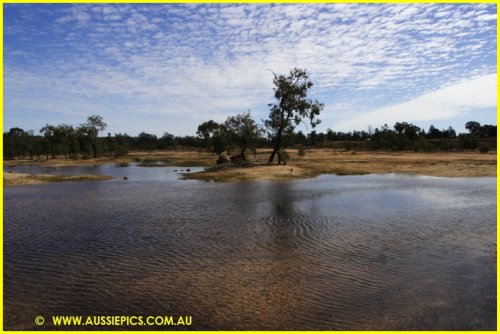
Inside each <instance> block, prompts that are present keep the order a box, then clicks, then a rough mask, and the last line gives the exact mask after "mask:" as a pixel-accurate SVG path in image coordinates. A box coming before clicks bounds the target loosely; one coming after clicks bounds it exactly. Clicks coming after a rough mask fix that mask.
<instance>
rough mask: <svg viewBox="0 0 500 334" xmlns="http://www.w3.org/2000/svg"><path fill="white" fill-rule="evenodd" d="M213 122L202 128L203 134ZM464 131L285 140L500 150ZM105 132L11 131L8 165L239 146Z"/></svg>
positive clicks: (264, 143) (489, 139)
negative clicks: (16, 161)
mask: <svg viewBox="0 0 500 334" xmlns="http://www.w3.org/2000/svg"><path fill="white" fill-rule="evenodd" d="M245 116H246V115H245ZM248 117H249V114H248ZM209 122H212V123H211V124H217V123H215V122H213V121H209ZM209 122H205V123H203V124H201V125H200V127H201V129H203V125H204V124H205V125H206V124H207V123H209ZM465 128H466V129H467V131H468V132H467V133H460V134H458V135H457V133H456V131H455V130H454V129H453V128H452V127H449V128H448V129H442V130H439V129H437V128H436V127H434V126H432V125H431V127H430V128H429V130H428V131H425V130H424V129H421V128H419V127H418V126H416V125H413V124H410V123H406V122H401V123H400V122H397V123H396V124H394V126H393V127H392V128H389V126H388V125H383V126H382V127H380V128H374V129H371V128H369V129H368V131H353V132H335V131H332V130H330V129H329V130H327V131H326V132H325V133H322V132H316V131H311V132H310V133H308V134H304V133H303V132H301V131H298V132H297V133H294V132H291V133H288V134H287V135H286V136H284V138H283V140H284V144H285V145H286V146H287V147H297V148H304V147H328V148H337V149H346V150H351V149H356V150H385V151H387V150H389V151H422V152H431V151H461V150H476V149H479V150H480V151H481V152H487V151H488V150H489V149H496V140H494V139H495V138H496V136H497V127H496V125H481V124H480V123H478V122H473V121H471V122H467V123H466V124H465ZM105 129H106V123H104V122H103V120H102V118H101V117H100V116H98V115H93V116H90V117H89V118H88V119H87V122H86V123H84V124H81V125H80V126H77V127H74V126H71V125H66V124H61V125H50V124H47V125H46V126H44V127H43V128H42V129H40V130H39V132H38V133H35V131H33V130H29V131H25V130H23V129H21V128H17V127H16V128H11V129H10V130H9V131H8V132H5V133H4V135H3V140H4V159H20V158H29V159H35V158H36V159H50V158H55V157H57V156H64V158H67V159H77V158H83V159H86V158H91V157H97V156H109V157H119V156H123V155H125V154H127V153H128V152H129V151H155V150H168V149H174V148H179V147H181V148H182V147H186V148H195V149H199V150H209V151H212V152H214V153H221V152H223V151H227V150H231V149H233V148H234V146H237V145H235V144H234V143H231V141H230V139H228V137H227V136H225V137H220V138H218V137H217V135H213V136H209V137H207V135H206V133H204V132H203V131H198V136H174V135H172V134H170V133H168V132H165V133H164V134H163V135H162V136H161V137H158V136H156V135H154V134H149V133H146V132H141V133H140V134H139V135H138V136H129V135H127V134H121V133H118V134H114V135H112V134H111V133H108V134H107V136H99V133H100V132H103V131H104V130H105ZM199 129H200V128H199ZM253 140H254V143H253V145H251V146H252V148H254V147H259V148H264V147H268V148H270V147H272V145H273V142H272V138H269V137H267V138H266V137H264V136H263V132H260V135H259V136H257V137H256V138H253ZM299 152H300V150H299Z"/></svg>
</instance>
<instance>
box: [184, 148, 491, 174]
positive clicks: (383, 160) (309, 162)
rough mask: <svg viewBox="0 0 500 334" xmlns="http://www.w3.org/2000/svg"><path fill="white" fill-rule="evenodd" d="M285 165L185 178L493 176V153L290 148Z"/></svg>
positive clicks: (262, 156)
mask: <svg viewBox="0 0 500 334" xmlns="http://www.w3.org/2000/svg"><path fill="white" fill-rule="evenodd" d="M269 154H270V150H260V151H259V152H258V154H257V155H256V156H253V155H252V156H251V157H250V158H252V160H254V161H256V162H259V163H261V164H264V163H265V162H266V161H267V158H268V157H269ZM288 154H289V156H290V160H289V162H288V164H287V166H275V165H274V166H258V167H253V168H237V167H235V168H226V169H221V170H219V171H206V172H201V173H193V174H189V175H186V177H187V178H195V179H205V180H213V181H235V180H254V179H264V180H283V179H292V178H304V177H313V176H316V175H319V174H338V175H359V174H384V173H405V174H420V175H429V176H441V177H479V176H496V168H497V160H496V153H495V152H493V153H488V154H480V153H476V152H453V153H448V152H446V153H442V152H440V153H412V152H400V153H389V152H350V151H349V152H346V151H335V150H331V149H312V150H308V151H307V152H306V155H305V156H303V157H300V156H298V154H297V152H296V150H289V151H288Z"/></svg>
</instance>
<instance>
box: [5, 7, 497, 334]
mask: <svg viewBox="0 0 500 334" xmlns="http://www.w3.org/2000/svg"><path fill="white" fill-rule="evenodd" d="M9 3H16V4H22V3H25V4H32V3H39V4H43V3H46V4H51V3H53V4H90V3H104V4H110V3H137V4H139V3H140V4H153V3H179V4H189V3H212V4H216V3H233V4H246V3H260V4H264V3H277V4H293V3H308V4H327V3H358V4H369V3H386V4H401V3H404V4H419V3H437V4H467V3H474V4H476V3H490V4H496V5H497V123H498V93H499V92H500V90H499V87H498V60H499V59H500V58H499V55H498V51H499V50H500V48H499V45H498V28H499V26H500V24H499V20H498V16H499V14H500V9H499V3H498V2H497V1H495V0H476V1H467V0H438V1H428V0H427V1H426V0H413V1H404V0H376V1H366V0H347V1H307V0H276V1H267V0H246V1H241V0H240V1H232V0H207V1H203V0H170V1H162V0H146V1H144V2H141V1H138V0H86V1H83V0H76V1H71V0H66V1H65V0H52V1H48V0H31V1H30V0H8V1H6V0H2V1H1V4H2V6H0V25H1V29H0V60H1V62H0V90H1V91H0V102H1V106H0V110H1V115H2V117H1V118H0V126H1V128H2V129H3V92H4V90H3V5H4V4H9ZM499 144H500V138H499V136H498V130H497V176H498V173H499V171H500V166H498V147H499ZM0 154H1V157H0V167H1V170H0V174H1V175H2V178H1V179H0V186H1V187H2V192H1V193H0V201H1V203H0V210H1V212H2V216H1V217H0V230H1V231H2V233H0V245H1V246H2V248H1V249H0V276H1V278H0V331H1V332H2V333H3V332H4V329H3V328H4V327H3V136H2V137H1V138H0ZM496 190H497V201H496V203H497V208H496V209H497V215H496V217H497V224H496V225H497V230H496V240H497V250H498V242H499V237H498V220H499V218H500V214H499V211H498V204H499V200H498V193H499V191H500V186H499V184H498V180H497V183H496ZM499 264H500V261H499V259H498V254H497V268H496V269H497V270H496V272H497V286H496V288H497V330H496V331H333V330H332V331H293V332H294V333H344V334H353V333H360V332H362V333H405V334H406V333H407V334H411V333H422V332H425V333H453V334H462V333H497V332H498V329H499V326H498V325H499V317H500V311H499V307H498V306H499V301H498V296H499V294H498V285H499V284H498V283H499V282H500V280H499V277H498V266H499ZM5 332H12V333H54V332H58V333H78V334H81V333H85V332H87V331H43V330H40V331H5ZM91 332H95V333H100V332H103V333H110V332H119V333H164V332H168V331H91ZM172 332H173V331H172ZM189 332H190V333H206V332H212V331H189ZM235 332H250V333H252V332H259V333H289V331H217V333H221V334H230V333H235Z"/></svg>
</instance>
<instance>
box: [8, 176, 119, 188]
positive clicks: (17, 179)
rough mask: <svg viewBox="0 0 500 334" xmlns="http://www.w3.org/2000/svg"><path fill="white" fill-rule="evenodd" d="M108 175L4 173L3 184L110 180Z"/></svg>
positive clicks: (19, 184) (18, 184) (17, 184)
mask: <svg viewBox="0 0 500 334" xmlns="http://www.w3.org/2000/svg"><path fill="white" fill-rule="evenodd" d="M110 179H112V177H111V176H108V175H45V174H22V173H4V174H3V185H4V186H6V187H10V186H21V185H31V184H41V183H54V182H75V181H100V180H110Z"/></svg>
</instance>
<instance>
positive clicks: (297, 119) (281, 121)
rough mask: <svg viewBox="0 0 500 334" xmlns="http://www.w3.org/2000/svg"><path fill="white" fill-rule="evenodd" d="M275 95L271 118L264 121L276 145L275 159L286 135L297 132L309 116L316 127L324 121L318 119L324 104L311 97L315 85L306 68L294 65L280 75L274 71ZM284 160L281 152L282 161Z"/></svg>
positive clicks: (272, 156) (273, 154) (279, 159)
mask: <svg viewBox="0 0 500 334" xmlns="http://www.w3.org/2000/svg"><path fill="white" fill-rule="evenodd" d="M273 75H274V80H273V84H274V86H275V88H274V98H275V99H276V102H275V103H274V104H273V103H270V104H269V107H270V110H271V111H270V113H269V118H268V119H267V120H266V121H265V122H264V124H265V126H266V128H267V130H268V132H269V136H270V138H271V140H272V141H273V142H274V149H273V152H272V153H271V156H270V157H269V162H270V163H272V162H273V160H274V157H275V155H276V153H278V151H279V150H280V147H281V146H282V145H283V138H284V137H285V136H287V135H291V134H293V132H294V129H295V126H297V125H299V124H300V123H302V122H303V120H304V119H309V123H310V124H311V126H312V127H313V128H314V127H315V126H316V125H318V124H319V123H320V120H319V119H317V116H319V114H320V112H321V111H322V110H323V107H324V105H323V104H322V103H319V102H318V101H316V100H315V101H312V100H311V99H308V98H307V93H308V90H309V89H310V88H311V87H312V86H313V83H312V82H311V81H310V80H309V75H308V74H307V71H306V70H305V69H300V68H294V69H293V70H291V71H290V73H289V74H288V76H285V75H276V74H275V73H274V72H273ZM282 162H283V161H282V160H281V158H280V155H278V164H280V163H282Z"/></svg>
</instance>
